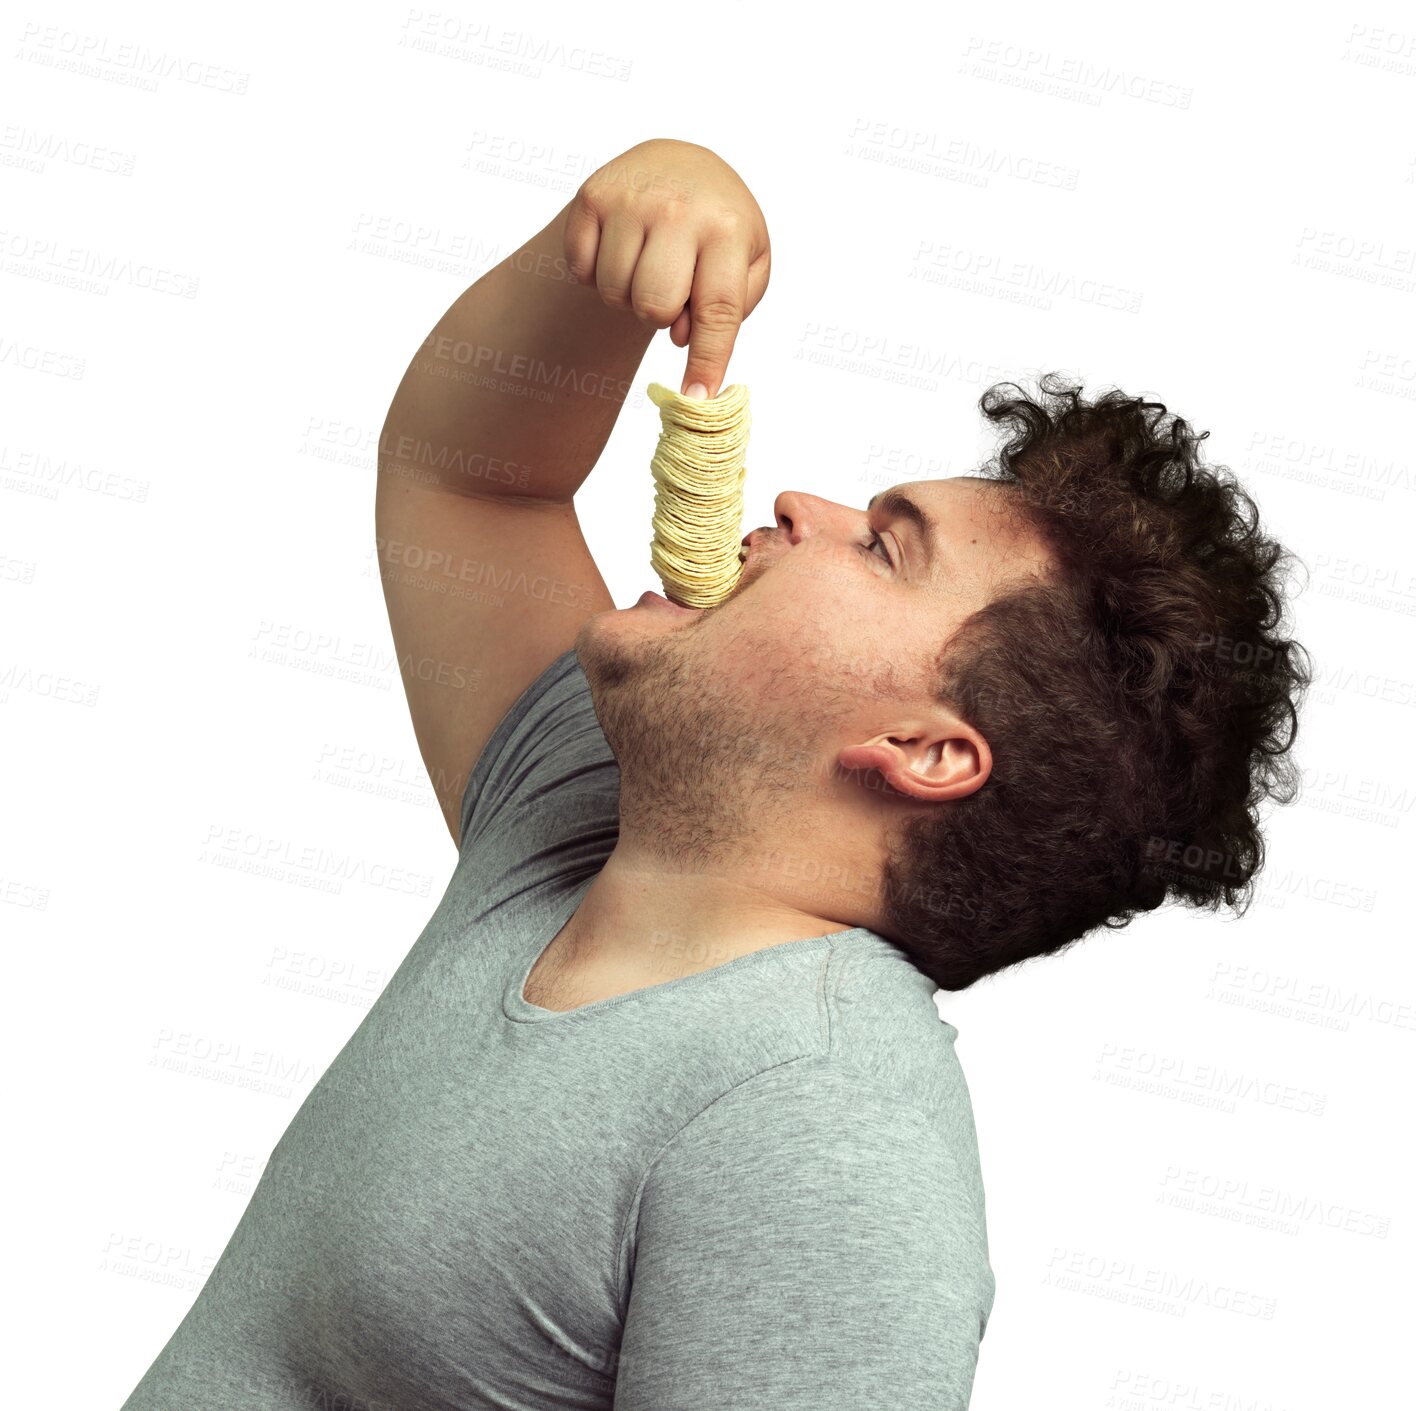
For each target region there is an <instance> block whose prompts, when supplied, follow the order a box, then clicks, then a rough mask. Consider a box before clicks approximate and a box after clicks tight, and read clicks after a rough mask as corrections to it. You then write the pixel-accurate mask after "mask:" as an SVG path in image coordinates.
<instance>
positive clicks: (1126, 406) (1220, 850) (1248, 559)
mask: <svg viewBox="0 0 1416 1411" xmlns="http://www.w3.org/2000/svg"><path fill="white" fill-rule="evenodd" d="M1039 387H1040V395H1039V396H1038V397H1036V398H1033V397H1030V396H1029V395H1027V393H1025V392H1024V391H1023V389H1022V388H1021V387H1020V386H1019V385H1018V384H1017V383H1015V382H1004V383H999V384H996V385H995V386H993V387H990V388H989V389H988V390H987V391H986V392H985V393H984V394H983V396H982V397H981V398H980V401H979V406H980V409H981V410H982V412H983V414H984V416H986V417H987V418H988V419H989V420H990V421H992V422H993V423H995V424H996V425H997V426H998V427H1000V428H1001V429H1002V431H1003V433H1004V434H1005V435H1006V440H1005V441H1004V443H1003V444H1002V445H1001V447H1000V448H999V450H998V451H997V452H996V453H995V456H994V457H993V459H992V460H991V461H990V462H989V463H988V465H987V466H986V467H984V469H983V470H982V471H981V472H980V473H981V474H982V475H983V476H984V477H985V478H986V479H988V480H990V481H993V482H996V483H997V484H999V485H1000V486H1008V487H1013V489H1012V493H1011V494H1010V496H1009V500H1010V502H1011V503H1013V504H1014V505H1016V506H1017V507H1019V508H1020V510H1021V512H1022V513H1023V515H1024V516H1025V517H1026V519H1027V520H1028V522H1030V523H1031V525H1032V526H1033V527H1034V528H1035V529H1036V530H1037V531H1038V532H1039V533H1040V534H1041V536H1042V537H1043V539H1044V541H1045V542H1046V543H1047V545H1048V546H1049V547H1050V548H1051V550H1052V551H1053V553H1054V555H1055V557H1056V561H1057V564H1058V571H1057V572H1056V573H1055V574H1053V575H1052V576H1051V577H1049V578H1048V579H1047V580H1046V581H1040V582H1032V583H1029V584H1028V585H1026V586H1023V587H1020V588H1017V589H1015V590H1012V591H1009V592H1007V593H1005V594H1004V595H1003V596H1001V597H999V598H996V599H995V600H994V601H992V602H991V603H989V604H988V605H987V606H986V607H984V608H982V609H980V610H979V611H977V612H975V613H973V614H972V616H970V617H969V618H968V619H967V620H966V621H965V622H963V623H962V624H961V626H960V627H959V628H958V630H957V631H956V632H955V633H954V634H953V635H952V636H951V637H950V639H949V641H948V642H946V643H945V645H944V648H943V650H942V651H941V653H940V656H939V658H938V661H937V663H936V670H937V673H938V676H937V682H938V695H939V698H940V700H941V701H942V702H944V703H946V704H948V705H949V706H950V707H951V708H952V709H954V710H957V711H959V712H960V713H961V714H962V715H964V717H965V718H966V719H967V720H969V721H970V722H971V723H972V724H973V725H974V726H976V727H977V728H978V729H979V730H980V731H982V733H983V735H984V737H985V738H986V739H987V740H988V742H989V747H990V749H991V752H992V755H993V768H992V772H991V774H990V777H989V778H988V780H987V781H986V782H985V783H984V785H983V786H982V788H980V789H979V790H978V791H977V792H976V793H975V794H973V795H971V796H969V797H968V798H965V799H960V800H956V801H953V802H950V803H945V804H942V805H940V806H938V807H936V808H934V809H932V810H931V811H930V812H929V813H928V814H920V815H915V816H913V817H911V818H910V819H909V820H908V821H907V822H906V823H905V824H904V825H903V826H902V827H901V829H900V830H899V831H898V832H897V834H896V835H895V836H894V837H892V839H891V847H890V852H889V858H888V861H887V864H886V867H885V873H884V878H883V882H884V896H885V908H886V916H887V921H888V925H887V926H886V930H887V932H888V933H889V934H890V935H891V936H892V938H893V939H894V940H895V941H896V943H897V944H898V945H899V946H900V947H901V949H903V950H904V951H906V953H907V954H908V955H909V956H910V958H911V960H912V961H913V963H914V964H915V965H916V966H917V967H918V968H919V969H920V970H921V971H923V972H924V973H925V974H926V975H928V976H929V977H930V978H931V979H932V980H933V981H934V982H935V984H937V985H939V986H940V987H941V988H943V989H946V990H962V989H965V988H967V987H968V986H969V985H972V984H973V983H974V982H975V981H977V980H979V979H982V978H983V977H984V976H986V975H990V974H993V973H994V972H996V971H999V970H1002V969H1004V968H1005V967H1007V966H1010V965H1013V964H1015V963H1017V962H1018V961H1022V960H1026V959H1029V958H1031V957H1034V956H1042V955H1048V954H1051V953H1053V952H1055V951H1058V950H1061V949H1062V948H1063V947H1064V946H1067V945H1069V944H1070V943H1072V942H1073V941H1075V940H1077V939H1079V938H1080V937H1082V936H1083V935H1085V934H1086V933H1087V932H1089V931H1092V930H1094V929H1095V928H1097V927H1099V926H1107V927H1110V928H1113V929H1117V928H1120V927H1123V926H1125V925H1126V924H1128V923H1129V922H1130V920H1131V919H1132V917H1133V916H1135V915H1136V913H1138V912H1143V911H1151V910H1153V909H1154V908H1156V907H1158V906H1159V905H1160V904H1161V903H1162V902H1163V901H1165V900H1167V899H1168V898H1174V899H1176V900H1178V901H1180V902H1183V903H1186V904H1188V905H1191V906H1195V907H1201V908H1208V909H1210V910H1214V911H1217V910H1218V909H1219V907H1220V906H1221V904H1224V905H1228V906H1230V907H1231V908H1233V909H1234V911H1235V912H1236V913H1238V914H1242V913H1243V912H1244V911H1245V910H1247V908H1248V905H1249V903H1250V901H1251V900H1252V881H1253V878H1254V876H1255V874H1256V873H1257V872H1258V871H1259V869H1260V867H1261V866H1262V863H1263V858H1264V845H1263V839H1262V837H1261V834H1260V831H1259V817H1258V810H1259V806H1260V805H1261V804H1262V803H1263V802H1264V801H1265V800H1268V799H1273V800H1275V801H1277V802H1280V803H1288V802H1291V800H1292V798H1293V797H1294V795H1295V793H1296V791H1297V786H1298V770H1297V767H1296V764H1295V762H1294V760H1293V758H1292V756H1291V753H1290V752H1291V750H1292V746H1293V742H1294V739H1295V737H1296V734H1297V729H1298V706H1299V704H1300V702H1301V699H1302V697H1303V694H1304V692H1305V691H1306V689H1307V687H1308V685H1309V684H1310V682H1311V662H1310V659H1309V656H1308V653H1307V651H1306V650H1305V649H1304V648H1303V647H1302V646H1301V645H1300V644H1299V643H1297V642H1295V641H1293V640H1292V639H1291V638H1289V637H1287V636H1285V635H1283V633H1284V631H1285V630H1286V625H1285V613H1286V605H1285V601H1284V596H1283V591H1282V590H1283V586H1284V580H1285V578H1286V574H1287V570H1288V568H1289V567H1290V566H1291V565H1292V563H1293V562H1294V560H1293V556H1292V555H1291V554H1290V553H1289V552H1288V551H1287V550H1286V549H1284V548H1283V547H1282V546H1281V545H1280V544H1278V543H1276V542H1275V541H1274V540H1273V539H1270V538H1267V537H1265V535H1264V534H1263V533H1262V532H1261V531H1260V528H1259V522H1258V510H1257V507H1256V506H1255V504H1254V501H1253V500H1252V499H1251V498H1250V497H1249V495H1248V494H1247V493H1246V492H1245V491H1244V490H1243V489H1242V488H1241V487H1240V486H1239V485H1238V484H1237V483H1236V482H1235V480H1234V478H1233V476H1232V474H1231V473H1230V472H1229V470H1228V469H1227V468H1226V467H1224V466H1215V467H1206V466H1202V465H1201V464H1200V454H1199V452H1200V443H1201V442H1202V441H1204V440H1205V438H1206V437H1207V436H1208V435H1209V433H1208V432H1203V433H1201V434H1199V435H1196V434H1195V433H1194V432H1192V430H1191V429H1190V427H1189V426H1188V425H1187V424H1186V422H1184V421H1183V420H1181V419H1180V418H1179V417H1177V416H1173V415H1170V414H1168V413H1167V412H1166V409H1165V407H1164V406H1163V405H1162V404H1161V403H1159V402H1150V401H1145V400H1143V399H1142V398H1139V397H1127V396H1125V395H1124V394H1122V393H1121V392H1120V391H1117V390H1111V391H1108V392H1105V393H1104V394H1103V395H1101V396H1099V397H1096V398H1095V399H1094V400H1091V401H1088V400H1087V399H1085V398H1084V397H1083V396H1082V394H1081V386H1080V384H1079V383H1075V382H1069V381H1068V380H1067V379H1065V378H1064V377H1062V376H1061V375H1060V374H1057V373H1050V374H1047V375H1045V376H1043V377H1042V378H1041V379H1040V382H1039Z"/></svg>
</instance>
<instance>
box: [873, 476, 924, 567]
mask: <svg viewBox="0 0 1416 1411" xmlns="http://www.w3.org/2000/svg"><path fill="white" fill-rule="evenodd" d="M877 502H878V503H879V505H880V508H881V510H882V512H883V513H885V514H887V515H889V516H890V517H891V518H892V519H904V520H908V521H909V522H910V523H911V524H912V525H914V527H915V531H916V533H918V535H919V537H920V540H921V541H922V542H923V544H924V566H925V569H926V570H927V571H929V572H933V570H934V543H935V535H936V534H937V532H938V529H937V526H936V525H935V522H934V519H933V517H932V516H930V515H928V514H926V513H925V511H924V510H922V509H921V508H920V507H919V505H918V504H916V503H915V501H914V500H912V499H910V497H909V496H908V495H907V494H905V492H904V491H903V490H882V491H880V493H879V494H878V495H872V496H871V497H870V503H869V504H868V505H866V507H865V509H866V513H867V514H868V513H869V512H870V511H871V510H873V509H874V508H875V506H876V503H877Z"/></svg>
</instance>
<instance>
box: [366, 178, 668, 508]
mask: <svg viewBox="0 0 1416 1411" xmlns="http://www.w3.org/2000/svg"><path fill="white" fill-rule="evenodd" d="M569 209H570V206H569V203H567V205H566V206H564V207H562V209H561V210H560V211H559V212H558V213H557V214H556V215H555V217H554V218H553V219H552V220H551V222H550V223H549V224H548V225H547V226H546V227H545V228H544V229H543V230H541V231H540V232H538V233H537V234H536V235H534V236H532V237H531V239H530V240H528V241H527V242H526V243H525V244H524V245H523V246H521V248H520V249H519V250H517V251H516V252H515V254H513V255H511V256H509V257H508V258H507V259H505V260H503V261H502V262H501V263H500V264H498V265H497V266H495V267H494V268H493V269H491V270H488V272H487V273H486V274H484V275H483V276H482V277H481V278H480V279H479V280H478V281H477V282H476V283H475V284H473V285H472V286H471V287H470V288H469V289H467V290H466V291H464V292H463V293H462V294H461V295H460V296H459V297H458V298H457V299H456V301H455V302H454V303H453V304H452V306H451V307H450V308H449V309H448V310H447V312H446V313H445V314H443V316H442V317H441V318H440V319H439V320H438V322H437V323H436V324H435V325H434V326H433V329H432V331H431V332H430V333H429V334H428V336H427V337H426V338H425V339H424V340H423V342H422V344H421V346H420V347H419V348H418V351H417V352H416V353H415V354H414V356H413V360H412V362H410V363H409V365H408V369H407V371H406V372H405V373H404V374H403V380H402V381H401V382H400V383H399V384H398V390H397V391H396V392H395V393H394V396H393V401H392V403H391V404H390V406H389V409H388V415H387V417H386V418H385V420H384V425H383V430H382V432H381V434H380V437H379V452H378V461H379V475H380V478H381V479H382V478H385V477H394V478H397V479H399V480H401V481H405V482H406V483H410V484H415V485H420V486H428V487H432V488H438V489H446V490H451V491H455V492H457V493H459V494H465V495H472V496H478V497H483V498H489V497H491V498H512V499H522V498H534V499H539V500H558V501H569V500H570V499H571V498H572V497H573V496H574V494H575V492H576V491H577V490H578V489H579V488H580V485H581V484H582V482H583V481H584V480H585V477H586V476H587V475H589V474H590V471H591V469H592V468H593V467H594V465H595V462H596V461H597V460H598V459H599V456H600V452H601V451H602V450H603V449H604V446H605V442H606V441H608V440H609V437H610V432H611V431H613V430H614V425H615V421H616V419H617V418H618V416H619V413H620V408H621V407H622V406H623V405H624V402H625V399H626V398H627V396H628V395H629V392H630V389H631V387H632V384H633V381H634V377H635V374H636V373H637V371H638V369H639V364H640V363H641V361H643V358H644V352H645V349H647V348H648V346H649V343H650V341H651V340H652V339H653V337H654V334H655V332H657V330H656V329H655V328H654V327H652V326H650V325H649V324H646V323H643V322H641V321H640V320H639V319H638V318H636V317H635V315H634V313H633V311H632V310H630V309H624V308H612V307H611V306H609V305H607V304H606V303H605V302H604V301H603V300H602V299H601V298H600V295H599V291H598V290H597V289H596V288H595V286H594V285H593V284H581V283H579V282H578V281H577V280H576V279H575V277H574V276H573V275H572V274H571V272H570V270H569V268H568V267H567V265H566V262H565V249H564V225H565V218H566V213H567V211H568V210H569Z"/></svg>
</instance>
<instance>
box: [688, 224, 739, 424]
mask: <svg viewBox="0 0 1416 1411" xmlns="http://www.w3.org/2000/svg"><path fill="white" fill-rule="evenodd" d="M746 299H747V263H746V261H745V260H744V259H743V252H742V247H741V245H740V244H739V243H738V242H736V241H732V242H729V241H726V240H715V241H710V242H709V243H708V244H707V245H705V246H704V247H703V248H702V249H701V250H700V251H699V254H698V268H697V269H696V270H695V271H694V274H693V292H692V293H691V294H690V295H689V299H688V306H689V311H690V313H691V315H692V321H693V328H692V331H691V333H690V335H689V345H688V367H687V368H686V369H685V371H684V374H683V391H684V392H685V393H686V392H687V391H688V389H689V387H691V386H692V385H693V384H694V383H695V382H701V383H702V384H703V385H704V386H705V387H706V388H707V389H708V395H709V396H710V397H716V396H717V395H718V393H719V391H721V390H722V385H723V379H724V378H725V377H726V376H727V371H728V359H729V358H730V357H732V355H733V345H734V344H735V343H736V342H737V331H738V329H739V327H740V326H741V325H742V320H743V310H744V304H745V301H746Z"/></svg>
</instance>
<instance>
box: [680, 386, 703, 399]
mask: <svg viewBox="0 0 1416 1411" xmlns="http://www.w3.org/2000/svg"><path fill="white" fill-rule="evenodd" d="M683 395H684V396H685V397H697V398H698V399H699V400H700V401H702V400H703V399H705V398H706V397H707V396H708V389H707V388H706V387H705V386H704V385H703V384H702V383H701V382H690V383H689V384H688V388H687V390H686V391H685V392H684V394H683Z"/></svg>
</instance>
